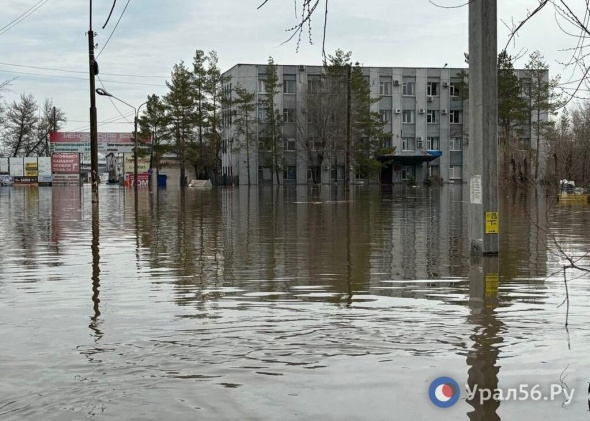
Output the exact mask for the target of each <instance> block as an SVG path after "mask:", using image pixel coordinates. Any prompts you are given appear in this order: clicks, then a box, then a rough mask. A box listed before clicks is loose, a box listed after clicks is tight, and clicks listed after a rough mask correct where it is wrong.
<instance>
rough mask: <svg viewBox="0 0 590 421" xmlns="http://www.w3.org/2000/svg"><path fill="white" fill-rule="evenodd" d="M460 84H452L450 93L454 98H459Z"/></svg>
mask: <svg viewBox="0 0 590 421" xmlns="http://www.w3.org/2000/svg"><path fill="white" fill-rule="evenodd" d="M458 85H459V84H458V83H451V86H450V87H449V93H450V94H451V96H452V97H458V96H459V86H458Z"/></svg>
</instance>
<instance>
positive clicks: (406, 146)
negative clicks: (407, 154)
mask: <svg viewBox="0 0 590 421" xmlns="http://www.w3.org/2000/svg"><path fill="white" fill-rule="evenodd" d="M413 150H414V138H413V137H402V151H413Z"/></svg>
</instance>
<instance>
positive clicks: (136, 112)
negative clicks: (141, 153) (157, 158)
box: [96, 88, 147, 202]
mask: <svg viewBox="0 0 590 421" xmlns="http://www.w3.org/2000/svg"><path fill="white" fill-rule="evenodd" d="M96 93H97V94H98V95H101V96H108V97H110V98H114V99H116V100H117V101H119V102H122V103H123V104H125V105H127V106H128V107H131V108H133V111H134V112H135V118H134V121H133V123H134V127H135V130H134V132H133V190H134V194H135V201H136V202H137V122H138V115H139V110H140V109H141V107H143V106H144V105H145V104H147V102H144V103H143V104H141V105H140V106H139V107H137V108H135V107H134V106H133V105H131V104H129V103H127V102H125V101H123V100H122V99H120V98H117V97H116V96H115V95H113V94H111V93H110V92H107V91H106V90H105V89H102V88H98V89H96Z"/></svg>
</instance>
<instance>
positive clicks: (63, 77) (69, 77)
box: [0, 69, 166, 87]
mask: <svg viewBox="0 0 590 421" xmlns="http://www.w3.org/2000/svg"><path fill="white" fill-rule="evenodd" d="M0 72H4V73H15V74H19V75H30V76H42V77H53V78H61V79H73V80H83V81H85V82H88V79H86V78H82V77H74V76H61V75H47V74H43V73H29V72H17V71H16V70H5V69H0ZM105 82H108V83H119V84H122V85H139V86H157V87H164V86H166V85H158V84H155V83H139V82H120V81H117V80H105Z"/></svg>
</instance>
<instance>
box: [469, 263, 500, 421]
mask: <svg viewBox="0 0 590 421" xmlns="http://www.w3.org/2000/svg"><path fill="white" fill-rule="evenodd" d="M469 283H470V288H469V308H470V310H471V312H470V315H469V317H468V321H469V323H470V324H472V325H473V333H472V334H471V335H470V337H469V339H470V340H471V341H472V342H473V345H472V347H471V349H470V350H469V352H468V354H467V365H468V366H469V370H468V379H467V384H468V385H469V389H470V390H476V389H480V390H481V389H486V390H491V391H495V390H496V389H497V388H498V373H499V372H500V366H499V358H500V348H501V345H502V342H503V336H502V334H503V331H504V329H505V326H504V323H502V322H501V321H500V320H499V319H498V317H497V314H496V309H497V307H498V304H499V299H498V288H499V259H498V258H497V257H481V258H472V260H471V269H470V273H469ZM480 397H481V395H480V394H479V393H477V394H476V395H475V396H474V398H473V399H471V400H468V401H467V403H468V404H469V405H471V406H472V407H473V411H471V412H469V413H468V415H469V419H470V420H473V421H476V420H477V421H494V420H500V417H499V416H498V413H497V410H498V408H499V407H500V402H499V401H497V400H494V399H488V400H486V401H485V402H482V401H481V399H480Z"/></svg>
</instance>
